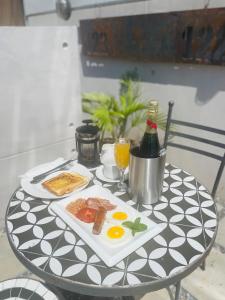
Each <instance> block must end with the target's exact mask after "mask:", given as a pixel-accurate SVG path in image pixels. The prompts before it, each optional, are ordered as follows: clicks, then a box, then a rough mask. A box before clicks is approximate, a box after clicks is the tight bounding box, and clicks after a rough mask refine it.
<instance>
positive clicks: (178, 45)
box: [81, 8, 225, 65]
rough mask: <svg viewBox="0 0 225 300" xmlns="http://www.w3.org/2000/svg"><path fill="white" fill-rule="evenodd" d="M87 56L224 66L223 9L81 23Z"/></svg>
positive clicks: (224, 25)
mask: <svg viewBox="0 0 225 300" xmlns="http://www.w3.org/2000/svg"><path fill="white" fill-rule="evenodd" d="M81 40H82V43H83V52H84V54H86V55H90V56H100V57H101V56H108V57H115V58H123V59H134V60H142V61H161V62H190V63H201V64H218V65H225V8H218V9H204V10H195V11H186V12H174V13H173V12H170V13H161V14H148V15H141V16H128V17H116V18H106V19H94V20H84V21H81Z"/></svg>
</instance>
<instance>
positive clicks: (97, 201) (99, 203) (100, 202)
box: [86, 197, 116, 211]
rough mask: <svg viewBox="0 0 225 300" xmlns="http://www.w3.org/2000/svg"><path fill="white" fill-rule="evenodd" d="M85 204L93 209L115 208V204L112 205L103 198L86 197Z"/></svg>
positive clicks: (107, 209)
mask: <svg viewBox="0 0 225 300" xmlns="http://www.w3.org/2000/svg"><path fill="white" fill-rule="evenodd" d="M86 202H87V206H88V207H91V208H94V209H99V207H103V208H104V209H105V210H106V211H109V210H113V209H114V208H116V205H113V204H112V203H110V202H109V200H106V199H103V198H97V197H96V198H88V199H87V200H86Z"/></svg>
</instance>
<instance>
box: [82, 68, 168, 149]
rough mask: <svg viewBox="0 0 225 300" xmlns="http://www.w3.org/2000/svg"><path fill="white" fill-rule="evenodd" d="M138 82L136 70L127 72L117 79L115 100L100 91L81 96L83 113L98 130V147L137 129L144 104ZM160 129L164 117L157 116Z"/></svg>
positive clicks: (142, 115)
mask: <svg viewBox="0 0 225 300" xmlns="http://www.w3.org/2000/svg"><path fill="white" fill-rule="evenodd" d="M140 98H141V93H140V83H139V77H138V74H137V71H136V70H134V71H128V72H126V73H125V74H123V75H122V76H121V79H120V89H119V99H118V100H117V99H116V98H115V97H114V96H112V95H108V94H105V93H101V92H91V93H84V94H83V95H82V106H83V111H84V112H86V113H88V114H90V115H91V118H92V120H93V122H95V123H96V125H97V126H98V127H99V128H100V130H101V138H100V141H101V144H102V143H103V141H104V139H105V138H106V137H107V138H110V139H111V140H112V141H114V140H115V139H116V138H117V137H119V136H124V135H127V134H128V133H129V131H130V130H131V129H132V128H133V127H137V126H141V128H142V129H141V130H142V131H143V124H144V121H145V119H146V110H147V107H148V101H140ZM157 122H158V124H159V125H160V127H162V126H164V124H165V117H164V116H163V115H162V114H161V113H160V114H159V115H158V120H157Z"/></svg>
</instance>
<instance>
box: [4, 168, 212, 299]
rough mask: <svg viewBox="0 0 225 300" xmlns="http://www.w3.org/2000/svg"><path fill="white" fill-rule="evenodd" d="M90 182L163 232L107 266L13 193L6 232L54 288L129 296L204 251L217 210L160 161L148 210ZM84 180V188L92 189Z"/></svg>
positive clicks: (180, 273) (169, 276)
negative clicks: (159, 186)
mask: <svg viewBox="0 0 225 300" xmlns="http://www.w3.org/2000/svg"><path fill="white" fill-rule="evenodd" d="M93 183H94V184H96V185H101V186H104V187H105V188H108V189H109V190H110V191H111V192H112V193H114V194H115V195H117V196H118V197H120V198H121V199H122V200H124V201H126V202H127V203H128V204H130V205H132V206H133V207H135V208H136V209H137V210H138V211H140V212H142V213H143V214H144V215H145V216H147V217H149V218H151V219H152V220H153V221H154V222H156V223H161V224H163V227H164V230H163V231H162V232H161V233H160V234H159V235H157V236H156V237H154V238H153V239H151V240H150V241H149V242H147V243H146V244H144V245H143V246H142V247H140V248H139V249H138V250H137V251H135V252H133V253H131V254H130V255H129V256H128V257H126V258H125V259H123V260H122V261H121V262H119V263H118V264H117V265H116V266H114V267H111V268H109V267H107V266H106V265H105V264H104V262H103V261H102V260H101V259H100V258H99V257H98V256H97V255H96V253H95V252H94V251H93V250H92V249H91V248H90V247H89V246H88V245H86V243H85V242H84V241H83V240H82V239H81V238H80V236H79V235H78V234H77V233H75V232H74V231H72V230H71V229H70V228H69V227H68V226H67V225H66V224H65V223H64V222H63V220H61V219H60V218H59V217H58V216H56V215H55V214H54V213H53V212H52V211H51V210H50V208H49V204H50V202H49V201H48V200H42V199H40V198H34V197H32V196H30V195H28V194H26V193H25V192H24V191H23V190H22V189H21V188H19V189H18V190H17V191H16V192H15V193H14V195H13V196H12V198H11V200H10V203H9V207H8V210H7V232H8V236H9V241H10V244H11V246H12V247H13V248H14V249H15V251H16V253H17V255H18V258H19V259H20V260H21V261H22V262H23V263H24V264H25V265H27V266H28V268H29V265H30V264H32V266H33V272H34V273H35V274H36V275H38V276H40V277H41V276H42V274H43V272H44V274H45V278H48V279H49V280H50V281H53V280H54V284H55V285H59V286H62V285H63V284H66V286H67V287H68V288H69V289H71V290H74V291H75V292H76V291H77V290H78V289H79V291H80V292H83V293H85V294H89V295H107V294H108V293H109V292H110V295H114V294H115V295H129V293H130V294H135V293H144V292H149V291H152V290H155V289H160V288H163V287H166V286H168V285H169V284H171V283H175V282H176V281H177V280H179V279H181V278H183V277H184V276H186V275H187V274H188V273H189V272H191V271H193V269H194V268H196V267H197V266H198V265H199V264H200V263H201V261H202V259H203V258H204V257H205V256H206V255H207V254H208V252H209V251H210V249H211V247H212V245H213V242H214V239H215V235H216V231H217V212H216V207H215V203H214V200H213V199H212V198H211V196H210V194H209V192H208V191H207V190H206V189H205V187H203V186H202V185H201V184H200V183H198V182H197V181H196V179H195V178H194V177H193V176H192V175H190V174H189V173H187V172H185V171H183V170H182V169H179V168H176V167H174V166H172V165H169V164H167V165H166V169H165V174H164V183H163V193H162V196H161V198H160V200H159V201H158V202H157V203H156V204H153V205H141V204H137V203H134V202H133V201H132V200H131V199H130V198H129V195H128V194H127V193H125V194H121V193H119V192H117V190H116V185H115V184H113V183H110V184H109V183H105V182H102V181H101V180H99V179H97V178H96V177H95V178H94V180H93ZM93 183H92V184H93Z"/></svg>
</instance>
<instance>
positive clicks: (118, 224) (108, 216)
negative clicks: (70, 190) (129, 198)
mask: <svg viewBox="0 0 225 300" xmlns="http://www.w3.org/2000/svg"><path fill="white" fill-rule="evenodd" d="M96 203H98V204H97V207H98V208H96V206H95V205H96ZM94 206H95V209H94V208H93V207H94ZM104 206H105V209H104V214H105V215H104V218H103V219H102V220H103V222H102V224H103V225H101V226H100V227H101V229H100V231H98V233H96V231H95V229H96V228H95V225H96V220H97V216H98V213H99V211H100V209H102V207H104ZM50 209H51V210H52V211H53V212H55V213H56V214H57V215H58V216H59V217H60V218H61V219H62V220H63V221H64V222H65V223H66V224H67V225H68V226H69V227H70V228H71V229H72V230H74V231H75V232H76V233H77V234H78V235H79V236H80V238H81V239H82V240H84V241H85V242H86V243H87V244H88V245H89V246H90V247H91V248H92V250H93V251H95V253H96V255H98V256H99V257H100V258H101V259H102V260H103V261H104V263H105V264H106V265H107V266H109V267H112V266H114V265H116V264H117V263H118V262H120V261H121V260H123V259H124V258H125V257H127V256H128V255H129V254H130V253H132V252H133V251H135V250H137V249H138V248H140V247H141V246H142V245H143V244H145V243H146V242H147V241H149V240H150V239H152V238H153V237H155V236H156V235H157V234H159V233H160V232H161V231H162V230H163V229H164V226H163V225H162V224H156V223H155V222H153V221H152V220H150V219H149V218H148V217H146V216H145V215H143V214H142V213H140V212H138V211H137V210H136V209H134V208H133V207H131V206H130V205H128V204H127V203H126V202H124V201H122V200H121V199H120V198H118V197H116V196H115V195H113V194H112V193H111V192H110V191H109V190H108V189H105V188H103V187H101V186H97V185H93V186H91V187H89V188H87V189H85V190H83V191H80V192H79V193H77V194H76V195H73V196H69V197H67V198H64V199H62V200H60V201H56V202H52V203H51V205H50ZM94 210H95V212H94ZM95 213H96V215H95V216H94V215H93V214H95ZM135 224H136V225H135ZM134 225H135V226H134Z"/></svg>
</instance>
